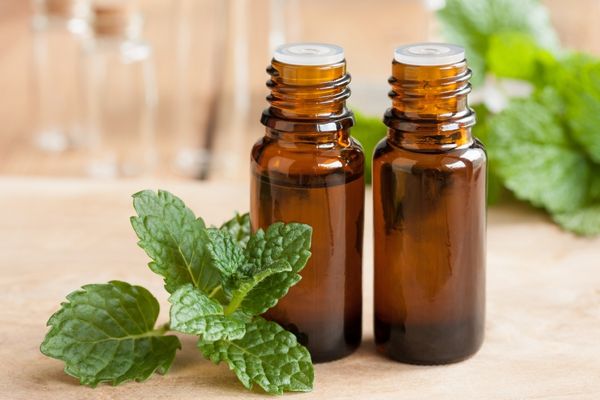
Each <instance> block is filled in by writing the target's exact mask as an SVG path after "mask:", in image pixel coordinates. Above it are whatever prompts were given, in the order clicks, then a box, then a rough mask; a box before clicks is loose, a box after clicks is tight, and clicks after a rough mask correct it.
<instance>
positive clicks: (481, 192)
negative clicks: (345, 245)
mask: <svg viewBox="0 0 600 400" xmlns="http://www.w3.org/2000/svg"><path fill="white" fill-rule="evenodd" d="M394 58H395V59H394V61H393V64H392V77H391V78H390V79H389V83H390V85H391V87H392V90H391V91H390V93H389V97H390V98H391V99H392V107H391V108H390V109H388V110H387V112H386V113H385V117H384V122H385V124H386V125H387V127H388V132H387V137H386V138H385V139H383V140H382V141H381V142H380V143H379V144H378V146H377V148H376V150H375V154H374V161H373V197H374V200H373V201H374V230H375V232H374V233H375V238H374V239H375V242H374V250H375V341H376V344H377V348H378V350H379V351H380V352H382V353H384V354H385V355H387V356H389V357H390V358H392V359H395V360H397V361H401V362H406V363H411V364H446V363H452V362H456V361H460V360H463V359H465V358H467V357H469V356H471V355H472V354H474V353H475V352H477V350H478V349H479V347H480V346H481V343H482V340H483V330H484V314H485V234H486V232H485V230H486V153H485V150H484V148H483V145H482V144H481V142H479V141H478V140H477V139H475V138H474V137H473V136H472V135H471V127H472V126H473V125H474V124H475V114H474V112H473V110H471V109H470V108H469V106H468V104H467V96H468V94H469V92H470V91H471V85H470V83H469V78H470V77H471V71H470V70H469V68H468V67H467V63H466V60H465V52H464V49H463V48H462V47H459V46H454V45H450V44H439V43H429V44H428V43H423V44H415V45H409V46H403V47H400V48H398V49H396V51H395V57H394Z"/></svg>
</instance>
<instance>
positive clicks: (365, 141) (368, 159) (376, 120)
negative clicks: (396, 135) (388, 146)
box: [352, 110, 387, 184]
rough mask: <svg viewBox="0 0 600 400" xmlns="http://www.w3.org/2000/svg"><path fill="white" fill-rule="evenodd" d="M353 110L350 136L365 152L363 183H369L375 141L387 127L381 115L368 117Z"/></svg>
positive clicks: (379, 139)
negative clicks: (353, 122) (352, 124)
mask: <svg viewBox="0 0 600 400" xmlns="http://www.w3.org/2000/svg"><path fill="white" fill-rule="evenodd" d="M353 112H354V119H355V121H356V123H355V124H354V126H353V127H352V137H354V138H355V139H356V140H358V142H360V144H361V145H362V148H363V151H364V154H365V175H364V176H365V183H366V184H369V183H371V164H372V161H373V152H374V151H375V147H376V146H377V143H379V142H380V141H381V139H383V138H384V137H385V136H386V134H387V127H386V126H385V125H384V123H383V121H382V120H381V117H368V116H366V115H364V114H362V113H360V112H358V111H356V110H354V111H353Z"/></svg>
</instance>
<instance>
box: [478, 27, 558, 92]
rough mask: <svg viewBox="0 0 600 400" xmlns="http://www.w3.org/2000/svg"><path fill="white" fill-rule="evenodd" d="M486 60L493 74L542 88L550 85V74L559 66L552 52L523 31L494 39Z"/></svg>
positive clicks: (505, 34)
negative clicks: (548, 82) (549, 72)
mask: <svg viewBox="0 0 600 400" xmlns="http://www.w3.org/2000/svg"><path fill="white" fill-rule="evenodd" d="M486 61H487V65H488V69H489V71H490V72H492V73H493V74H494V75H496V76H498V77H502V78H513V79H522V80H528V81H531V82H532V83H536V84H538V85H543V84H544V83H546V81H547V76H546V75H547V73H548V71H549V70H551V69H552V68H555V67H556V65H557V64H558V62H557V60H556V58H555V57H554V56H553V55H552V54H551V53H550V52H549V51H547V50H545V49H542V48H541V47H539V45H538V44H537V43H536V41H535V39H534V38H533V37H531V36H530V35H528V34H525V33H522V32H501V33H497V34H494V35H492V36H490V40H489V47H488V51H487V54H486Z"/></svg>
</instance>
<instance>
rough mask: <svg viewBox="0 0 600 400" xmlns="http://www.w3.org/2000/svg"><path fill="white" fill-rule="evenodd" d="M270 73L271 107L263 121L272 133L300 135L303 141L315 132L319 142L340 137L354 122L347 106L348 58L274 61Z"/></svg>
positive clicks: (285, 135)
mask: <svg viewBox="0 0 600 400" xmlns="http://www.w3.org/2000/svg"><path fill="white" fill-rule="evenodd" d="M267 72H268V73H269V75H270V76H271V78H270V79H269V80H268V81H267V87H268V88H269V89H270V90H271V93H270V94H269V95H268V96H267V101H268V102H269V103H270V107H269V108H267V109H266V110H265V111H264V112H263V115H262V118H261V122H262V123H263V125H265V126H266V127H267V128H268V129H267V133H268V135H270V136H273V135H275V136H277V137H286V138H288V139H289V138H292V137H293V136H294V135H296V136H297V138H298V139H299V140H300V139H301V140H305V139H307V138H309V137H310V136H311V135H312V136H315V137H314V138H313V140H314V141H317V142H318V141H321V140H322V139H325V138H331V137H332V138H334V140H337V139H338V138H339V137H340V135H342V133H341V132H347V128H349V127H351V126H352V125H353V124H354V117H353V115H352V113H351V112H350V111H349V110H348V109H347V107H346V99H348V97H350V88H349V87H348V84H349V83H350V75H349V74H348V73H347V72H346V63H345V61H342V62H340V63H336V64H331V65H292V64H284V63H282V62H279V61H276V60H273V61H272V63H271V66H269V67H268V68H267ZM274 132H276V133H274ZM346 135H347V133H346ZM316 136H319V137H316ZM342 136H343V135H342Z"/></svg>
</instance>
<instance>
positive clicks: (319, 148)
mask: <svg viewBox="0 0 600 400" xmlns="http://www.w3.org/2000/svg"><path fill="white" fill-rule="evenodd" d="M364 159H365V158H364V154H363V150H362V147H361V145H360V144H359V143H358V142H357V141H355V140H354V139H351V138H350V139H349V140H348V142H347V143H345V144H340V143H329V144H326V145H315V144H314V143H290V142H283V141H279V140H276V139H273V138H270V137H266V136H265V137H262V138H261V139H259V140H258V141H257V142H256V143H255V144H254V146H253V147H252V151H251V161H252V163H253V165H254V167H255V168H256V169H257V170H258V172H265V171H268V172H275V173H282V174H286V175H290V174H293V175H327V174H334V173H340V172H343V173H344V175H361V174H362V173H363V170H364Z"/></svg>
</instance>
